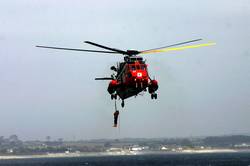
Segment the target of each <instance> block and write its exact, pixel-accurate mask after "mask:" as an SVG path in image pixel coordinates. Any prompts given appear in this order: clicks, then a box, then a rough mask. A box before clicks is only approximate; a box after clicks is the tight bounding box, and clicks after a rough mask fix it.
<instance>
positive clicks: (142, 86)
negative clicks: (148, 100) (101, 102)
mask: <svg viewBox="0 0 250 166" xmlns="http://www.w3.org/2000/svg"><path fill="white" fill-rule="evenodd" d="M116 71H117V73H116V76H115V78H114V79H113V80H112V81H110V83H109V86H108V92H109V93H110V94H111V99H113V98H116V95H118V96H119V97H120V98H121V99H122V100H125V99H127V98H129V97H132V96H136V95H138V94H139V93H140V92H142V91H147V88H148V91H149V93H150V94H152V95H153V96H156V94H155V91H156V90H157V89H158V83H157V81H156V80H151V79H150V77H149V75H148V70H147V64H146V63H145V61H143V59H142V58H141V57H137V56H133V57H125V58H124V62H120V63H119V65H118V67H117V69H116ZM152 98H154V97H152ZM155 98H156V97H155Z"/></svg>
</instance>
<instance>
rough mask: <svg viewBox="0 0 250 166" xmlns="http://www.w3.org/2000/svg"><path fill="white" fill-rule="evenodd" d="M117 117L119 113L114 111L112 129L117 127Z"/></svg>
mask: <svg viewBox="0 0 250 166" xmlns="http://www.w3.org/2000/svg"><path fill="white" fill-rule="evenodd" d="M118 116H119V111H118V110H116V111H115V112H114V126H113V127H117V123H118Z"/></svg>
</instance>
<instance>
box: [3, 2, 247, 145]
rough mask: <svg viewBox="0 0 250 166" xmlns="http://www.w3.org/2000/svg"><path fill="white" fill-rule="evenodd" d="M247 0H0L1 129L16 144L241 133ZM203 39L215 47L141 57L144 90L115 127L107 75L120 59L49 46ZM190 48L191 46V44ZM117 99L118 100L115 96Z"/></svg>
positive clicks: (141, 46)
mask: <svg viewBox="0 0 250 166" xmlns="http://www.w3.org/2000/svg"><path fill="white" fill-rule="evenodd" d="M249 18H250V3H249V1H248V0H238V1H235V0H220V1H217V0H206V1H198V0H189V1H181V0H157V1H155V0H144V1H142V0H138V1H134V0H126V1H119V0H118V1H117V0H102V1H98V0H84V1H83V0H73V1H67V0H60V1H59V0H43V1H40V0H22V1H19V0H1V1H0V27H1V28H0V115H1V116H0V135H2V136H5V137H8V136H9V135H11V134H17V135H18V136H19V138H21V139H24V140H34V139H41V140H42V139H45V138H46V136H51V138H52V139H58V138H64V139H65V140H79V139H83V140H84V139H99V138H128V137H132V138H134V137H136V138H138V137H139V138H143V137H145V138H156V137H171V138H172V137H190V136H192V137H193V136H208V135H225V134H242V133H250V127H249V126H250V120H249V117H250V88H249V85H250V84H249V82H250V65H249V64H250V47H249V43H250V19H249ZM198 38H202V39H203V41H201V42H200V43H206V42H210V41H214V42H216V43H217V45H216V46H211V47H203V48H197V49H189V50H184V51H176V52H168V53H160V54H148V55H145V56H144V58H145V59H146V60H147V61H146V62H147V63H148V69H149V73H150V76H151V77H154V78H156V79H157V80H158V82H159V90H158V92H157V93H158V99H157V100H151V98H150V95H149V94H148V93H145V94H144V95H143V96H137V97H136V98H134V97H133V98H129V99H127V100H125V108H123V109H122V108H120V107H119V110H120V128H112V123H113V115H112V114H113V112H114V101H111V100H110V95H109V94H108V92H107V90H106V89H107V86H108V82H107V81H95V80H94V78H95V77H102V76H109V75H110V74H112V71H110V69H109V68H110V66H112V65H115V64H116V63H117V62H119V61H122V60H123V57H122V56H121V55H113V54H112V55H109V54H97V53H86V52H71V51H60V50H49V49H39V48H36V47H35V45H49V46H59V47H72V48H82V49H96V48H95V47H93V46H90V45H87V44H85V43H84V41H85V40H89V41H93V42H97V43H100V44H104V45H107V46H111V47H114V48H118V49H123V50H127V49H137V50H145V49H151V48H157V47H161V46H165V45H169V44H174V43H178V42H182V41H187V40H193V39H198ZM197 44H198V43H197ZM118 102H119V103H120V101H118Z"/></svg>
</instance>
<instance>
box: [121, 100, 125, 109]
mask: <svg viewBox="0 0 250 166" xmlns="http://www.w3.org/2000/svg"><path fill="white" fill-rule="evenodd" d="M124 105H125V103H124V100H122V103H121V106H122V108H123V107H124Z"/></svg>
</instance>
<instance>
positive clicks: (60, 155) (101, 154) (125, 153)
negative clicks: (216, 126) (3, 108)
mask: <svg viewBox="0 0 250 166" xmlns="http://www.w3.org/2000/svg"><path fill="white" fill-rule="evenodd" d="M249 152H250V150H233V149H204V150H183V151H180V152H170V151H165V152H164V151H121V152H94V153H92V152H88V153H47V154H40V155H6V156H0V160H11V159H36V158H66V157H104V156H129V155H130V156H131V155H149V154H150V155H153V154H212V153H249Z"/></svg>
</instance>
